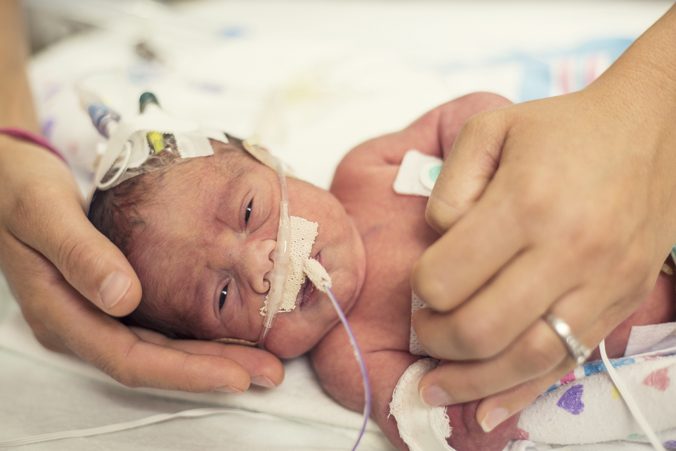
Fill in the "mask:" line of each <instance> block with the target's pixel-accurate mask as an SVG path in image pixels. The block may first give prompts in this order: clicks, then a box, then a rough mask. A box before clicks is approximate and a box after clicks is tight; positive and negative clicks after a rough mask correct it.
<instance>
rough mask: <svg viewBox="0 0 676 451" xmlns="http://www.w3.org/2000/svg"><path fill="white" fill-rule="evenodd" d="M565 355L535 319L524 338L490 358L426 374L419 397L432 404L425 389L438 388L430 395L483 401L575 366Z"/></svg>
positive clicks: (558, 341)
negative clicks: (552, 372) (554, 371)
mask: <svg viewBox="0 0 676 451" xmlns="http://www.w3.org/2000/svg"><path fill="white" fill-rule="evenodd" d="M566 356H567V353H566V348H565V347H564V345H563V343H562V341H561V339H560V338H559V337H558V336H557V335H556V334H555V333H554V332H553V331H552V330H551V328H549V327H548V325H547V324H546V323H545V322H544V321H542V320H538V321H536V322H535V323H534V324H533V325H532V326H531V328H530V329H528V330H527V331H526V332H525V333H524V335H523V337H520V339H519V340H518V341H517V342H515V343H513V344H512V345H511V346H510V347H509V348H508V349H507V350H506V351H505V352H504V353H502V354H500V355H498V356H496V357H494V358H492V359H484V360H478V361H468V362H453V363H450V364H446V365H442V366H440V367H439V368H437V369H436V370H434V371H432V372H430V373H428V374H427V375H425V377H423V379H422V380H421V381H420V384H419V387H420V392H421V396H422V397H423V400H424V401H425V402H426V403H428V404H430V405H432V404H434V403H435V400H434V397H433V396H429V395H428V390H429V387H437V388H438V389H436V392H435V390H432V391H431V393H432V394H434V393H437V394H438V393H440V392H443V393H445V394H446V398H447V399H446V400H447V401H448V400H450V402H452V403H453V404H456V403H462V402H466V401H471V400H474V399H482V398H485V397H487V396H490V395H494V394H495V393H500V392H502V391H504V390H508V389H511V388H512V387H515V386H517V385H519V384H521V383H523V382H526V381H528V380H529V379H535V378H538V377H541V376H543V375H546V374H548V373H550V372H551V371H552V370H554V369H555V368H556V367H557V366H559V365H561V364H563V365H564V366H565V367H566V368H569V369H570V367H574V364H573V363H572V360H571V359H566ZM498 376H499V377H498ZM440 390H441V391H440ZM437 402H438V400H437Z"/></svg>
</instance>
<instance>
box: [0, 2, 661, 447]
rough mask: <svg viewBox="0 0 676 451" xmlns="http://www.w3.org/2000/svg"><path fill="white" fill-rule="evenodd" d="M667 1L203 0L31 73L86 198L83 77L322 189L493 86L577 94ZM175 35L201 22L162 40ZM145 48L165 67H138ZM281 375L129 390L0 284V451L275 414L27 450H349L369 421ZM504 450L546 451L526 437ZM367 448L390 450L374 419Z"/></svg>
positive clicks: (298, 378) (107, 34) (121, 99)
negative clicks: (228, 388)
mask: <svg viewBox="0 0 676 451" xmlns="http://www.w3.org/2000/svg"><path fill="white" fill-rule="evenodd" d="M29 3H34V4H36V5H39V4H40V3H44V2H39V1H36V2H29ZM73 3H77V2H73ZM669 4H670V3H669V2H649V3H645V2H630V1H627V2H621V3H611V2H598V3H596V2H586V3H583V2H564V3H554V2H552V3H549V2H544V3H515V2H510V3H491V2H478V3H462V2H458V3H437V2H431V3H421V2H411V3H403V2H392V3H390V2H361V3H356V2H354V3H338V2H335V3H333V2H319V3H309V2H295V3H294V2H269V3H264V2H223V3H220V2H196V3H188V4H186V5H185V6H183V7H182V8H183V9H182V11H181V14H178V15H170V16H168V17H167V18H166V20H165V21H164V22H163V23H161V24H157V23H156V24H148V23H145V24H143V23H140V22H134V21H130V20H124V21H116V22H114V23H108V26H107V27H106V30H105V31H98V32H94V33H92V34H89V35H87V36H85V37H75V38H72V39H70V40H69V41H66V42H63V43H61V44H59V45H57V46H55V47H53V48H52V49H48V50H47V51H46V52H44V53H43V54H41V55H38V56H37V57H36V58H35V60H34V61H33V65H32V68H31V77H32V81H33V85H34V90H35V93H34V94H35V96H36V102H37V104H38V108H39V111H40V115H41V120H42V124H43V129H44V132H45V134H46V135H47V136H48V137H49V138H50V139H51V140H52V141H53V142H54V143H55V144H56V145H57V146H58V147H60V148H61V149H62V150H64V152H65V153H66V154H67V156H68V158H69V160H70V161H71V165H72V167H73V169H74V172H75V173H76V174H77V175H78V177H79V181H80V183H81V186H82V187H83V190H85V189H86V187H87V183H88V176H87V175H86V172H87V171H86V169H85V167H86V166H87V165H89V164H91V157H87V156H83V155H84V153H85V152H83V149H85V148H94V147H95V146H96V143H97V142H100V138H98V137H97V136H96V134H95V132H94V130H93V128H92V127H91V126H90V125H89V123H88V119H87V117H86V115H84V114H83V113H82V112H80V111H79V107H78V106H77V105H76V103H77V98H76V97H75V95H74V93H73V91H72V85H73V83H76V82H79V83H81V84H83V85H87V86H89V87H91V88H93V89H96V90H98V91H99V92H100V93H102V95H103V96H104V98H105V100H106V101H110V102H112V103H113V104H114V106H115V107H116V108H117V109H118V110H120V111H121V112H122V113H123V114H129V113H131V112H133V111H134V109H135V102H136V98H138V94H140V92H142V91H143V90H144V89H148V88H150V89H152V90H154V91H155V92H156V93H157V94H158V97H159V98H160V101H161V102H162V103H163V105H164V106H165V109H167V110H175V111H181V114H183V115H187V116H192V117H194V118H196V119H198V120H200V121H202V122H205V123H207V124H208V125H213V126H217V127H219V128H222V129H224V130H227V131H228V132H230V133H232V134H235V135H239V136H244V137H246V136H250V135H251V134H253V133H258V134H260V135H262V137H263V143H264V144H268V145H269V146H270V147H271V148H272V150H273V152H275V153H276V154H278V155H279V156H280V157H282V158H283V159H284V160H285V161H287V162H288V163H290V165H291V166H292V168H293V169H295V171H296V172H297V173H298V175H300V176H301V177H303V178H306V179H308V180H309V181H311V182H313V183H315V184H317V185H319V186H322V187H325V188H326V187H328V186H329V184H330V180H331V175H332V173H333V170H334V168H335V165H336V164H337V163H338V161H340V159H341V157H342V155H343V154H344V152H345V151H347V150H348V149H349V148H351V147H352V146H354V145H355V144H357V143H359V142H361V141H363V140H365V139H367V138H370V137H373V136H376V135H379V134H382V133H386V132H389V131H393V130H396V129H398V128H401V127H403V126H405V125H406V124H408V123H410V122H411V121H412V120H413V119H415V118H416V117H417V116H418V115H420V114H422V113H423V112H424V111H426V110H428V109H430V108H432V107H434V106H436V105H437V104H439V103H442V102H444V101H446V100H449V99H451V98H453V97H455V96H459V95H462V94H465V93H467V92H470V91H473V90H490V91H494V92H498V93H500V94H502V95H505V96H506V97H508V98H510V99H511V100H513V101H524V100H530V99H533V98H538V97H545V96H549V95H555V94H560V93H564V92H570V91H573V90H576V89H579V88H581V87H582V86H584V85H585V84H587V83H589V82H590V81H591V80H592V79H593V78H594V77H595V76H597V75H598V74H599V73H601V72H602V71H603V70H604V68H605V67H607V65H608V64H610V62H611V61H612V60H613V59H614V58H616V57H617V56H618V55H619V54H620V53H621V52H622V51H623V50H624V49H625V48H626V46H627V45H629V43H630V42H631V40H633V39H635V38H636V37H637V36H638V35H639V34H640V32H642V31H643V30H644V29H646V28H647V27H648V26H649V25H650V24H651V23H653V22H654V21H655V20H656V19H657V18H658V17H659V16H660V15H661V14H662V13H663V12H664V11H666V9H667V8H668V6H669ZM181 24H183V25H186V24H187V25H186V26H187V27H188V28H187V29H189V30H196V28H195V27H194V25H195V24H200V25H201V26H200V27H199V32H198V31H194V32H192V33H188V34H185V32H184V34H183V35H173V34H172V33H171V32H168V31H167V30H168V29H169V28H167V27H170V28H171V27H172V26H174V28H175V29H179V28H180V25H181ZM139 30H144V31H143V32H141V31H139ZM153 30H154V31H156V33H152V32H151V31H153ZM214 36H216V38H215V39H214ZM140 39H146V40H147V43H148V45H150V46H151V48H153V49H154V50H156V52H157V55H158V56H159V57H160V58H161V59H162V62H163V65H162V66H160V67H158V66H154V65H149V64H147V63H143V62H140V61H139V59H138V57H137V56H136V55H135V53H134V51H133V49H134V45H135V44H136V43H137V42H139V40H140ZM103 50H105V51H103ZM177 86H178V88H176V87H177ZM64 111H68V112H72V114H70V113H69V114H63V113H64ZM92 339H96V337H92ZM285 366H286V379H285V382H284V384H283V385H282V386H281V387H279V388H278V389H275V390H267V389H261V388H253V389H251V390H250V391H248V392H246V393H244V394H242V395H227V394H189V393H179V392H168V391H162V390H151V389H129V388H126V387H123V386H121V385H120V384H118V383H117V382H115V381H114V380H112V379H111V378H109V377H108V376H106V375H105V374H103V373H101V372H99V371H98V370H96V369H94V368H92V367H90V366H89V365H87V364H85V363H82V362H80V361H78V360H77V359H75V358H73V357H68V356H62V355H57V354H54V353H51V352H50V351H47V350H45V349H43V348H42V347H41V346H40V345H39V344H38V343H37V341H36V340H35V338H34V337H33V335H32V333H31V331H30V329H29V328H28V326H27V325H26V323H25V321H24V320H23V319H22V318H21V316H20V313H19V312H18V309H17V308H16V306H15V305H14V301H13V300H12V299H11V294H10V293H9V291H8V290H7V289H6V287H4V288H3V285H2V284H0V406H2V408H0V440H7V439H12V438H18V437H22V436H25V435H34V434H42V433H47V432H53V431H62V430H68V429H79V428H86V427H95V426H101V425H106V424H111V423H117V422H123V421H129V420H131V419H135V418H142V417H145V416H150V415H154V414H156V413H173V412H177V411H179V410H185V409H190V408H196V407H204V406H227V407H233V408H236V409H240V410H242V411H247V412H248V411H254V412H265V413H267V414H271V415H272V418H271V417H261V418H260V419H257V420H256V421H252V420H251V419H250V418H248V417H242V416H238V415H236V414H227V415H222V416H214V417H209V418H201V419H194V420H175V421H171V422H168V423H164V424H159V425H153V426H150V427H146V428H141V429H137V430H132V431H125V432H120V433H115V434H110V435H106V436H99V437H91V438H86V439H71V440H68V441H67V442H53V443H44V444H37V445H30V447H28V448H25V449H31V450H33V449H35V450H53V449H71V450H80V449H83V450H85V449H86V450H91V449H107V450H116V449H120V450H128V449H134V450H146V449H148V450H153V449H193V448H194V449H203V450H211V449H214V450H216V449H228V450H239V449H242V450H259V449H260V450H286V449H289V450H314V449H317V450H319V449H349V448H350V447H351V444H352V443H353V441H354V438H355V437H356V435H357V431H358V428H359V426H360V415H359V414H356V413H354V412H350V411H348V410H346V409H343V408H342V407H340V406H339V405H338V404H337V403H335V402H333V401H332V400H331V399H330V398H329V397H328V396H327V395H326V394H324V393H323V391H322V390H321V387H320V386H319V384H318V382H317V380H316V377H315V376H314V373H313V372H312V369H311V366H310V364H309V362H308V359H307V357H300V358H298V359H293V360H291V361H289V362H286V364H285ZM509 448H511V449H512V450H514V451H517V450H523V451H526V450H537V451H541V450H546V449H551V447H550V446H549V445H546V444H535V443H532V442H528V441H520V442H515V443H512V444H510V445H509V446H508V449H509ZM359 449H362V450H390V449H393V448H392V446H391V445H390V444H389V443H388V442H387V440H386V439H385V438H384V436H383V435H382V433H381V432H380V431H379V430H378V428H377V426H375V425H374V424H370V426H369V428H368V432H367V434H366V437H365V439H364V441H363V444H362V445H361V446H360V448H359ZM566 449H573V450H575V451H587V450H592V449H593V450H601V451H605V450H634V449H636V450H638V449H646V447H645V446H643V445H638V444H634V443H628V442H617V443H611V444H595V445H579V446H570V447H567V448H566Z"/></svg>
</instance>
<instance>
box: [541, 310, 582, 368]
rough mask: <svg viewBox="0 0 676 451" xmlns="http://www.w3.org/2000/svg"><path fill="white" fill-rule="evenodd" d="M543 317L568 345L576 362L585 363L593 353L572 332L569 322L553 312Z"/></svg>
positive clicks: (569, 352) (567, 347)
mask: <svg viewBox="0 0 676 451" xmlns="http://www.w3.org/2000/svg"><path fill="white" fill-rule="evenodd" d="M542 319H544V320H545V321H546V322H547V324H549V325H550V326H551V328H552V329H554V332H556V334H557V335H558V336H559V338H560V339H561V341H563V344H564V345H566V349H568V354H570V356H571V357H572V358H573V360H574V361H575V363H576V364H577V365H581V364H583V363H584V361H585V360H587V358H588V357H589V354H591V349H589V348H588V347H586V346H585V345H583V344H582V343H580V341H579V340H578V339H577V337H575V335H573V332H571V330H570V326H569V325H568V323H567V322H565V321H564V320H562V319H561V318H559V317H558V316H555V315H553V314H551V313H547V314H546V315H545V316H543V317H542Z"/></svg>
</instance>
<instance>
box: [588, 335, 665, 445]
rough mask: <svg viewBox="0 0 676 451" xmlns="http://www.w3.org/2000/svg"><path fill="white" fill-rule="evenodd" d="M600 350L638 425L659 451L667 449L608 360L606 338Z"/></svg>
mask: <svg viewBox="0 0 676 451" xmlns="http://www.w3.org/2000/svg"><path fill="white" fill-rule="evenodd" d="M599 351H600V352H601V360H603V364H604V365H605V366H606V370H607V371H608V375H609V376H610V379H611V380H612V381H613V384H615V388H617V391H618V392H620V395H622V399H623V400H624V402H625V404H626V405H627V407H628V408H629V411H630V412H631V414H632V415H633V416H634V419H635V420H636V422H637V423H638V425H639V426H641V429H643V432H644V433H645V435H646V437H647V438H648V440H649V441H650V443H651V444H652V445H653V447H654V448H655V449H656V450H657V451H665V449H664V447H663V446H662V443H661V442H660V439H659V438H657V435H656V434H655V431H653V429H652V427H650V424H649V423H648V420H646V418H645V417H644V416H643V413H642V412H641V409H639V408H638V405H637V404H636V401H634V398H633V397H632V396H631V394H630V393H629V390H627V387H626V386H625V385H624V383H623V382H622V380H621V379H620V376H619V375H618V374H617V371H615V368H613V365H612V364H611V363H610V360H608V355H607V354H606V341H605V340H601V343H599Z"/></svg>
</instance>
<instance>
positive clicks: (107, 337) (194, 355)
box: [0, 136, 284, 392]
mask: <svg viewBox="0 0 676 451" xmlns="http://www.w3.org/2000/svg"><path fill="white" fill-rule="evenodd" d="M0 192H1V193H2V196H0V268H1V269H2V271H3V272H4V274H5V276H6V277H7V280H8V282H9V285H10V287H11V289H12V292H13V293H14V296H15V297H16V299H17V301H18V302H19V305H20V306H21V310H22V312H23V314H24V316H25V318H26V320H27V321H28V323H29V325H30V326H31V328H32V329H33V331H34V332H35V336H36V337H37V339H38V340H39V341H40V343H42V344H43V345H44V346H45V347H47V348H49V349H52V350H58V351H63V352H72V353H74V354H76V355H78V356H79V357H81V358H82V359H84V360H86V361H88V362H91V363H92V364H93V365H95V366H96V367H98V368H99V369H101V370H102V371H104V372H106V373H108V374H109V375H110V376H112V377H113V378H115V379H116V380H118V381H120V382H121V383H123V384H125V385H128V386H132V387H138V386H145V387H157V388H165V389H174V390H186V391H193V392H205V391H211V390H223V391H228V392H241V391H244V390H246V389H247V388H248V386H249V382H250V376H249V375H251V376H252V379H251V381H252V382H254V383H258V384H260V385H265V386H274V385H278V384H280V383H281V381H282V379H283V374H284V370H283V367H282V365H281V362H280V361H279V360H278V359H277V358H276V357H274V356H273V355H272V354H269V353H267V352H265V351H262V350H259V349H254V348H246V347H242V346H235V345H223V344H220V343H212V342H199V341H192V342H186V341H179V340H170V339H168V338H165V337H163V336H161V335H159V334H156V333H153V332H150V331H144V330H138V329H136V330H131V329H129V328H128V327H126V326H125V325H123V324H121V323H120V322H118V321H117V320H115V319H114V318H111V317H110V316H108V315H106V313H108V314H109V315H113V316H122V315H126V314H128V313H130V312H131V311H132V310H134V309H135V308H136V306H137V305H138V303H139V301H140V299H141V285H140V282H139V280H138V278H137V277H136V274H135V273H134V270H133V269H132V267H131V265H130V264H129V263H128V262H127V260H126V258H125V257H124V255H123V254H122V253H121V252H120V251H119V249H117V248H116V247H115V246H114V245H113V244H112V243H110V241H108V240H107V239H106V238H105V237H104V236H103V235H101V234H100V233H99V232H98V231H97V230H96V229H95V228H94V227H93V226H92V225H91V223H90V222H89V221H88V219H87V217H86V216H85V214H84V209H83V204H84V202H83V199H82V196H81V194H80V191H79V188H78V186H77V184H76V183H75V180H74V179H73V177H72V176H71V174H70V172H69V170H68V168H67V167H66V166H65V165H64V164H63V163H62V162H61V161H60V160H59V159H58V158H56V157H55V156H54V155H52V154H50V153H48V152H47V151H46V150H44V149H42V148H40V147H37V146H35V145H32V144H29V143H26V142H23V141H19V140H15V139H13V138H10V137H8V136H0ZM104 312H105V313H104Z"/></svg>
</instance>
